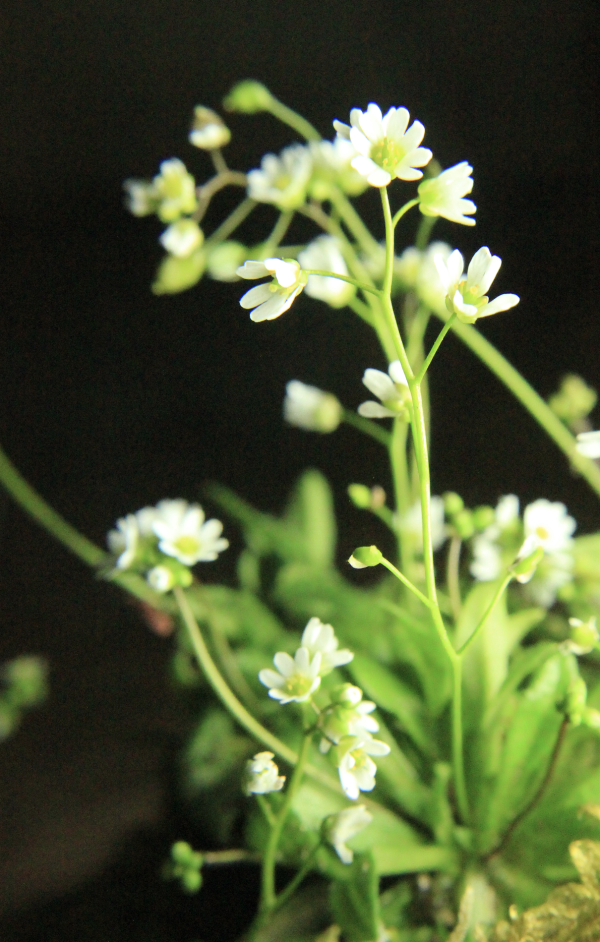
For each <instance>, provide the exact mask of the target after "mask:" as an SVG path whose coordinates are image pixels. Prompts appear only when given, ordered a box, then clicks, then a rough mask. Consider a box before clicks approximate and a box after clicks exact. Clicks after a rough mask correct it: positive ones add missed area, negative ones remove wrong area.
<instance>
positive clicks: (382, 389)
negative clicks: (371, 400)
mask: <svg viewBox="0 0 600 942" xmlns="http://www.w3.org/2000/svg"><path fill="white" fill-rule="evenodd" d="M362 381H363V385H365V386H366V387H367V389H368V390H369V392H372V393H373V395H374V396H377V398H378V399H381V401H382V402H383V401H385V400H386V399H396V398H397V397H398V393H397V390H396V387H395V386H394V383H393V382H392V380H391V379H390V377H389V376H388V374H387V373H383V372H382V371H381V370H374V369H368V370H365V372H364V374H363V379H362Z"/></svg>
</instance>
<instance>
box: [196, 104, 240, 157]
mask: <svg viewBox="0 0 600 942" xmlns="http://www.w3.org/2000/svg"><path fill="white" fill-rule="evenodd" d="M188 140H189V142H190V144H193V145H194V147H200V148H201V149H202V150H215V149H216V148H218V147H225V145H226V144H229V141H230V140H231V131H230V130H229V128H228V127H227V125H226V124H225V122H224V121H223V118H222V117H221V115H220V114H217V112H216V111H213V110H212V109H211V108H205V107H204V106H203V105H196V107H195V108H194V118H193V121H192V130H191V131H190V133H189V136H188Z"/></svg>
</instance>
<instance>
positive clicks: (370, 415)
mask: <svg viewBox="0 0 600 942" xmlns="http://www.w3.org/2000/svg"><path fill="white" fill-rule="evenodd" d="M363 383H364V385H365V386H366V387H367V389H368V390H369V392H372V393H373V394H374V395H375V396H377V398H378V399H380V400H381V401H380V402H373V400H372V399H367V401H366V402H361V404H360V405H359V407H358V414H359V415H362V416H364V417H365V418H367V419H385V418H393V419H397V418H404V417H406V414H407V403H408V402H409V401H410V393H409V390H408V383H407V382H406V376H405V375H404V370H403V369H402V366H401V365H400V360H394V361H393V362H392V363H390V365H389V367H388V372H387V373H382V371H381V370H373V369H368V370H365V372H364V375H363Z"/></svg>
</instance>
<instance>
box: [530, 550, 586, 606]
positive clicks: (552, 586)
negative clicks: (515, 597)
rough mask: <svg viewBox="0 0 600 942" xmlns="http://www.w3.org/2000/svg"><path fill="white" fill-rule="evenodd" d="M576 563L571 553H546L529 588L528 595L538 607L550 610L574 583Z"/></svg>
mask: <svg viewBox="0 0 600 942" xmlns="http://www.w3.org/2000/svg"><path fill="white" fill-rule="evenodd" d="M574 568H575V561H574V559H573V555H572V554H571V553H569V552H559V553H545V554H544V557H543V559H542V560H541V561H540V563H539V565H538V567H537V569H536V571H535V574H534V576H533V578H532V580H531V582H530V583H529V585H528V586H527V595H528V596H529V598H530V599H531V601H532V602H534V603H535V604H536V605H541V606H542V607H543V608H550V606H551V605H554V603H555V601H556V597H557V595H558V593H559V591H560V589H562V588H563V586H565V585H568V584H569V582H572V581H573V570H574Z"/></svg>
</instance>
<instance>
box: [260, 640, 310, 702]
mask: <svg viewBox="0 0 600 942" xmlns="http://www.w3.org/2000/svg"><path fill="white" fill-rule="evenodd" d="M273 663H274V664H275V667H276V668H277V671H279V673H277V671H274V670H271V669H270V668H268V667H266V668H264V669H263V670H261V671H260V673H259V675H258V679H259V680H260V682H261V684H264V685H265V687H269V688H270V689H269V696H270V697H273V699H274V700H279V701H280V702H281V703H292V701H295V702H296V703H302V702H304V701H305V700H308V698H309V697H310V696H311V694H313V693H314V692H315V690H316V689H317V687H318V686H319V684H320V683H321V677H320V673H319V671H320V669H321V654H320V653H319V652H317V653H316V654H315V655H314V657H313V659H312V661H311V659H310V654H309V652H308V651H307V649H306V648H298V650H297V651H296V654H295V655H294V657H290V655H289V654H286V653H285V651H278V652H277V654H276V655H275V657H274V658H273Z"/></svg>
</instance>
